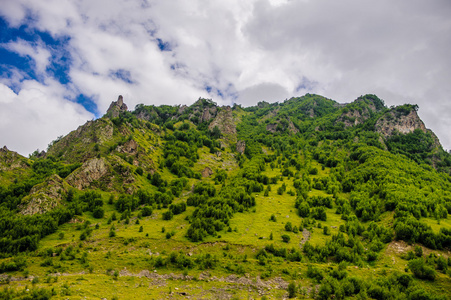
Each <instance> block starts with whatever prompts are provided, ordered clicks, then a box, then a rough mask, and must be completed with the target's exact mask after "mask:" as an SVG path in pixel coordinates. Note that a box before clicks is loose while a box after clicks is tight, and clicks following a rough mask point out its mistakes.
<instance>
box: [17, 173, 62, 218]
mask: <svg viewBox="0 0 451 300" xmlns="http://www.w3.org/2000/svg"><path fill="white" fill-rule="evenodd" d="M66 192H67V188H66V187H65V185H64V182H63V180H62V179H61V177H59V176H58V175H56V174H53V175H52V176H50V177H49V178H48V179H47V180H46V181H45V182H43V183H41V184H37V185H35V186H34V187H33V188H32V189H31V191H30V194H29V195H28V196H26V197H24V198H23V199H22V202H21V204H20V213H21V214H23V215H34V214H43V213H45V212H47V211H49V210H51V209H53V208H55V207H56V206H58V205H59V204H60V203H61V200H62V199H63V195H64V194H65V193H66Z"/></svg>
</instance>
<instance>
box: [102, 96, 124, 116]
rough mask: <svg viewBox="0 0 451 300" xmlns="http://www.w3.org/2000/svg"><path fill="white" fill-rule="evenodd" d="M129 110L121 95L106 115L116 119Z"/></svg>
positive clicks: (112, 103)
mask: <svg viewBox="0 0 451 300" xmlns="http://www.w3.org/2000/svg"><path fill="white" fill-rule="evenodd" d="M127 110H128V107H127V104H125V103H124V99H123V97H122V95H119V97H118V98H117V101H113V102H111V104H110V107H109V108H108V110H107V112H106V115H107V116H108V117H110V118H116V117H118V116H119V114H120V113H121V112H125V111H127Z"/></svg>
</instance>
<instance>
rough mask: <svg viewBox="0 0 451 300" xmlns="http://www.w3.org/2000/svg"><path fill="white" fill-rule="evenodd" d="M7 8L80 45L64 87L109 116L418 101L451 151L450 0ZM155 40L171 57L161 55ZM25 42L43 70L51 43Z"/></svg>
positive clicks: (8, 2)
mask: <svg viewBox="0 0 451 300" xmlns="http://www.w3.org/2000/svg"><path fill="white" fill-rule="evenodd" d="M2 4H3V3H2ZM4 7H6V8H7V10H5V9H3V10H2V12H0V14H3V15H5V16H6V19H7V20H8V21H9V22H10V24H11V25H12V26H18V25H19V24H22V23H28V24H29V26H31V27H36V28H38V29H39V30H43V31H48V32H50V33H51V34H52V35H53V36H55V37H61V36H68V37H70V40H69V41H68V44H67V50H68V51H69V52H70V53H71V56H72V64H71V68H70V72H69V75H70V77H71V81H72V83H71V84H70V85H68V86H67V87H66V88H67V89H68V90H69V91H70V92H71V93H74V92H73V91H77V92H78V91H79V92H81V93H84V94H86V95H89V96H92V97H93V99H94V100H95V101H96V103H97V105H98V108H99V111H100V112H101V113H104V112H105V110H106V109H107V107H108V105H109V103H110V102H111V101H113V100H115V99H116V98H117V95H118V94H122V95H124V97H125V101H126V103H127V104H128V105H129V107H130V108H133V107H134V105H136V104H137V103H145V104H157V105H158V104H189V103H192V102H194V101H195V100H196V99H197V98H198V97H201V96H202V97H211V98H213V100H214V101H216V102H218V103H220V104H228V103H229V104H230V103H232V102H233V101H236V102H238V103H243V104H246V105H248V104H254V103H256V102H257V101H260V100H266V101H283V100H284V99H285V98H287V97H290V96H299V95H301V94H302V93H306V92H310V93H318V94H321V95H324V96H326V97H328V98H332V99H335V100H337V101H340V102H350V101H352V100H354V99H355V98H356V97H358V96H359V95H362V94H366V93H375V94H377V95H379V96H380V97H381V98H383V99H384V100H385V102H386V104H387V105H389V106H390V105H393V104H403V103H405V102H411V103H417V104H419V106H420V111H419V113H420V116H422V117H423V118H424V121H425V123H426V126H427V127H430V128H431V129H433V130H434V131H435V132H436V133H437V134H438V136H439V138H440V139H441V141H442V143H443V145H444V146H445V148H451V140H450V139H451V138H450V137H449V133H448V128H449V123H447V120H450V119H451V108H450V106H449V105H447V104H446V103H448V95H450V94H451V87H450V85H449V82H450V81H451V71H450V70H449V68H448V66H449V65H450V64H451V63H450V60H451V58H450V57H449V51H450V49H451V36H450V35H449V32H451V19H450V18H449V15H450V14H451V5H449V4H448V1H446V0H442V1H434V2H427V3H426V2H424V1H419V0H415V1H397V2H392V1H388V0H382V1H370V0H362V1H358V2H356V1H350V0H345V1H339V2H338V1H326V0H315V1H309V0H304V1H287V0H270V1H269V0H267V1H265V0H253V1H239V0H230V1H225V2H224V1H222V2H220V1H202V0H192V1H186V0H174V1H125V0H124V1H114V2H112V1H90V0H81V1H71V0H62V1H52V2H51V3H50V4H49V3H48V2H42V1H32V0H4ZM26 10H29V11H31V12H32V14H33V19H32V21H30V20H29V19H26V18H25V17H26V14H25V11H26ZM157 39H161V40H162V41H163V42H164V43H167V45H169V48H170V49H171V51H160V49H159V48H158V41H157ZM16 44H17V45H16V48H17V49H16V50H17V51H19V50H21V51H22V52H21V53H23V54H24V55H30V56H31V57H33V59H35V60H36V68H40V69H41V70H42V69H43V68H44V66H45V65H46V64H45V57H46V55H47V52H45V50H46V48H45V45H38V46H39V47H40V48H38V47H36V45H32V46H33V47H31V48H30V47H28V48H27V45H22V44H20V43H16ZM19 44H20V46H21V47H19ZM19 48H20V49H19ZM27 51H28V52H27ZM115 74H116V75H115ZM117 74H119V75H117ZM124 74H125V75H126V77H127V78H126V80H121V78H120V77H121V75H124ZM16 77H17V78H19V77H18V76H16ZM7 81H8V80H6V79H2V80H1V82H4V83H5V84H6V83H7ZM16 81H17V80H16ZM207 87H209V88H211V91H210V92H207V91H206V90H205V89H206V88H207ZM19 94H20V93H19ZM220 94H222V97H221V96H220ZM431 95H433V96H431ZM61 101H63V103H64V101H65V100H63V99H61Z"/></svg>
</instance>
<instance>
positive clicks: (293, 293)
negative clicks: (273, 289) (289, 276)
mask: <svg viewBox="0 0 451 300" xmlns="http://www.w3.org/2000/svg"><path fill="white" fill-rule="evenodd" d="M296 293H297V288H296V284H295V283H294V282H291V283H290V284H289V285H288V298H294V297H296Z"/></svg>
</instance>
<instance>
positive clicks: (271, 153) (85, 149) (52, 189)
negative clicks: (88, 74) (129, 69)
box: [0, 95, 451, 299]
mask: <svg viewBox="0 0 451 300" xmlns="http://www.w3.org/2000/svg"><path fill="white" fill-rule="evenodd" d="M415 109H416V108H415V106H403V107H402V108H391V109H388V108H386V107H385V106H384V104H383V102H382V101H381V100H380V99H379V98H377V97H376V96H374V95H366V96H362V97H360V98H359V99H357V100H356V101H354V102H353V103H350V104H347V105H340V104H338V103H336V102H335V101H333V100H330V99H326V98H324V97H321V96H317V95H306V96H303V97H300V98H293V99H290V100H287V101H285V102H284V103H279V104H277V103H276V104H269V103H264V102H262V103H259V104H258V105H257V106H256V107H250V108H244V109H243V108H241V107H239V106H234V107H233V108H232V109H231V110H230V111H229V110H228V109H227V108H218V107H216V105H215V104H214V103H213V102H211V100H205V99H199V100H198V101H197V102H196V103H195V104H193V105H192V106H191V107H170V106H160V107H155V106H143V105H139V106H137V108H136V110H135V111H133V112H120V113H118V115H117V116H116V117H114V116H113V115H112V113H109V114H107V116H105V117H103V118H101V119H99V120H96V121H92V122H88V123H87V124H85V125H84V126H82V127H80V128H78V129H77V130H75V131H73V132H71V133H69V134H68V135H67V136H65V137H61V138H59V139H58V140H56V141H55V142H53V143H52V145H51V146H50V147H49V149H48V151H47V153H46V155H45V157H38V156H37V155H33V156H32V157H30V159H26V158H20V160H19V161H21V162H23V163H22V164H20V165H19V164H16V165H17V166H20V168H18V169H17V170H16V169H11V168H9V169H7V170H6V169H5V170H2V171H1V172H2V173H0V179H1V180H0V183H1V187H0V200H1V206H0V252H1V258H0V273H1V274H0V280H1V284H2V286H3V288H2V289H0V298H5V299H16V298H17V299H37V298H39V297H40V299H49V298H52V299H60V298H61V299H80V298H84V299H99V298H106V299H129V298H131V297H133V298H146V299H147V298H151V299H152V298H153V299H162V298H170V299H179V298H180V299H182V298H183V299H184V298H188V297H189V298H191V299H243V298H252V299H259V298H262V299H280V298H288V297H291V298H301V299H302V298H315V299H329V298H331V299H332V298H334V299H335V298H338V299H344V298H356V299H398V298H400V299H401V298H408V299H447V298H449V297H450V295H451V294H450V292H449V291H451V278H450V276H451V271H449V270H448V269H449V267H450V266H451V258H450V255H449V251H450V250H451V221H450V217H449V216H448V214H449V213H451V177H450V175H449V168H450V166H451V160H450V157H449V154H447V153H446V152H445V151H443V149H441V147H440V145H439V144H437V142H435V140H434V136H433V135H432V134H431V133H430V132H428V131H426V130H425V129H424V128H423V127H424V125H421V124H422V122H421V120H419V118H418V119H415V118H417V117H415V116H416V114H415ZM391 112H393V114H391ZM388 114H390V116H392V117H388V119H390V118H391V119H390V120H388V119H387V115H388ZM406 118H410V119H409V120H410V121H409V122H405V119H406ZM381 120H382V121H381ZM387 120H388V121H387ZM407 123H408V124H414V125H409V126H410V127H406V125H405V124H407ZM378 124H379V125H378ZM380 124H382V125H380ZM381 128H382V129H381ZM393 128H395V129H396V128H397V129H396V130H394V129H393ZM392 129H393V130H392ZM399 130H407V131H409V130H410V132H408V133H401V132H399ZM387 132H388V133H387ZM5 151H6V150H5ZM5 153H6V154H5V155H7V156H8V155H9V156H8V157H11V155H12V154H11V152H5ZM8 166H11V163H10V164H9V165H8ZM15 172H17V174H18V175H17V176H18V177H17V178H19V180H15V181H14V180H11V178H12V176H14V174H16V173H15ZM47 202H48V203H51V204H52V205H50V204H49V205H46V204H47ZM38 204H39V205H38ZM30 212H32V213H33V214H30Z"/></svg>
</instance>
